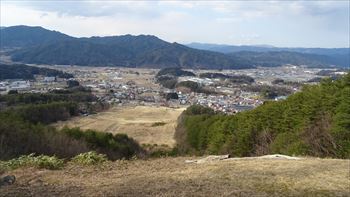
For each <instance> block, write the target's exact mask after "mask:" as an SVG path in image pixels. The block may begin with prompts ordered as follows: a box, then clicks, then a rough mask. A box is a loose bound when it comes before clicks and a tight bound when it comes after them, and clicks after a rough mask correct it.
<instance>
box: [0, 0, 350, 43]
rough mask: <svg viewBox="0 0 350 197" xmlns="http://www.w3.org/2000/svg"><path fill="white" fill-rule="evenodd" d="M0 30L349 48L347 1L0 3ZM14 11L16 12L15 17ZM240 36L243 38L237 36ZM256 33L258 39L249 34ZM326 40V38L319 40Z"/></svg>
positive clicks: (181, 40)
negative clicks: (37, 28) (35, 29)
mask: <svg viewBox="0 0 350 197" xmlns="http://www.w3.org/2000/svg"><path fill="white" fill-rule="evenodd" d="M0 3H1V13H0V14H1V15H0V16H1V19H0V22H1V26H11V25H18V24H25V25H32V26H43V27H45V28H48V29H54V30H58V31H61V32H64V33H67V34H69V35H73V36H93V35H99V36H104V35H121V34H153V35H156V36H159V37H160V38H162V39H165V40H168V41H170V42H175V41H176V42H185V43H188V42H193V41H199V42H215V43H226V44H238V43H240V44H254V43H255V42H256V44H272V45H279V46H320V47H322V46H329V47H335V46H344V45H345V46H346V45H349V36H348V34H349V2H334V1H333V2H332V1H327V2H325V1H322V2H318V1H316V2H310V1H307V2H306V1H286V2H284V1H283V2H281V1H268V2H266V1H261V2H259V1H248V2H244V1H151V2H145V1H132V2H130V1H62V2H59V1H55V2H54V3H52V2H50V1H14V2H10V1H0ZM19 13H20V14H19ZM241 35H244V36H241ZM254 35H258V36H254ZM325 38H327V39H325Z"/></svg>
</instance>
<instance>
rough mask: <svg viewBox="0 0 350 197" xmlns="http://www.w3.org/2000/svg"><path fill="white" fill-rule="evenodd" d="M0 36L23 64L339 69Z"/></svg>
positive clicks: (136, 39) (156, 44)
mask: <svg viewBox="0 0 350 197" xmlns="http://www.w3.org/2000/svg"><path fill="white" fill-rule="evenodd" d="M0 33H1V34H0V35H1V39H0V40H1V45H0V48H1V49H7V50H8V49H12V51H10V52H8V54H9V55H10V56H11V58H12V60H13V61H16V62H22V63H33V64H49V65H51V64H62V65H81V66H122V67H152V68H167V67H182V68H192V69H241V68H254V67H256V66H279V65H284V64H290V63H295V64H296V65H305V64H308V65H311V66H321V67H322V66H326V67H329V66H331V65H337V66H341V64H339V63H338V62H336V61H332V60H329V58H330V57H328V56H322V55H319V56H313V55H304V54H301V53H300V54H294V52H288V53H290V54H289V55H288V54H286V53H285V52H284V54H283V56H285V57H289V58H276V55H275V57H273V56H271V57H270V55H271V54H264V55H263V56H261V55H260V59H259V58H252V57H251V56H250V55H256V54H229V53H227V54H224V53H223V52H221V51H215V50H213V49H205V50H202V49H194V48H191V47H188V46H185V45H181V44H178V43H169V42H166V41H164V40H161V39H159V38H157V37H156V36H153V35H138V36H133V35H122V36H106V37H89V38H76V37H72V36H69V35H66V34H63V33H60V32H57V31H51V30H47V29H45V28H42V27H29V26H12V27H6V28H4V29H1V30H0ZM256 47H260V46H256ZM260 48H264V47H260ZM277 56H278V55H277ZM262 57H263V61H262V60H261V58H262ZM295 58H296V59H295ZM269 59H271V61H269Z"/></svg>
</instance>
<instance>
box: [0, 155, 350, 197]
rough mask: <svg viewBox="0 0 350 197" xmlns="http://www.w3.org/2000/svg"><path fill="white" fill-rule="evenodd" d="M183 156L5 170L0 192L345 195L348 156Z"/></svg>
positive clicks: (347, 191) (349, 173)
mask: <svg viewBox="0 0 350 197" xmlns="http://www.w3.org/2000/svg"><path fill="white" fill-rule="evenodd" d="M188 159H195V158H188V157H174V158H159V159H149V160H131V161H115V162H108V163H106V164H104V165H102V166H85V167H82V166H77V165H76V164H68V165H67V166H66V167H64V169H62V170H39V169H34V168H23V169H17V170H14V171H10V172H7V173H6V174H13V175H15V176H16V178H17V182H16V183H15V184H14V185H10V186H4V187H2V188H0V196H349V195H350V160H339V159H318V158H303V159H301V160H283V159H242V160H227V161H226V160H222V161H213V162H207V163H185V161H186V160H188Z"/></svg>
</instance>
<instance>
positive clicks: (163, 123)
mask: <svg viewBox="0 0 350 197" xmlns="http://www.w3.org/2000/svg"><path fill="white" fill-rule="evenodd" d="M164 125H166V123H165V122H155V123H153V124H152V125H151V127H159V126H164Z"/></svg>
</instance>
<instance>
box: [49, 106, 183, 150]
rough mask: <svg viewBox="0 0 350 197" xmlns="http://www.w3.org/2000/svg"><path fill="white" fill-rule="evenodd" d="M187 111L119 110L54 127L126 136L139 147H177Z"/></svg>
mask: <svg viewBox="0 0 350 197" xmlns="http://www.w3.org/2000/svg"><path fill="white" fill-rule="evenodd" d="M183 110H184V108H179V109H174V108H167V107H154V106H136V107H116V108H112V109H110V110H108V111H106V112H101V113H98V114H94V115H90V116H87V117H76V118H72V119H71V120H68V121H65V122H59V123H57V124H55V126H56V127H59V128H61V127H63V126H65V125H66V126H68V127H80V128H82V129H95V130H97V131H102V132H110V133H113V134H115V133H125V134H127V135H128V136H129V137H132V138H134V139H135V140H136V141H138V142H139V143H140V144H158V145H168V146H170V147H172V146H174V144H175V140H174V138H173V137H174V133H175V127H176V124H177V118H178V116H179V115H180V114H181V112H182V111H183Z"/></svg>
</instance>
